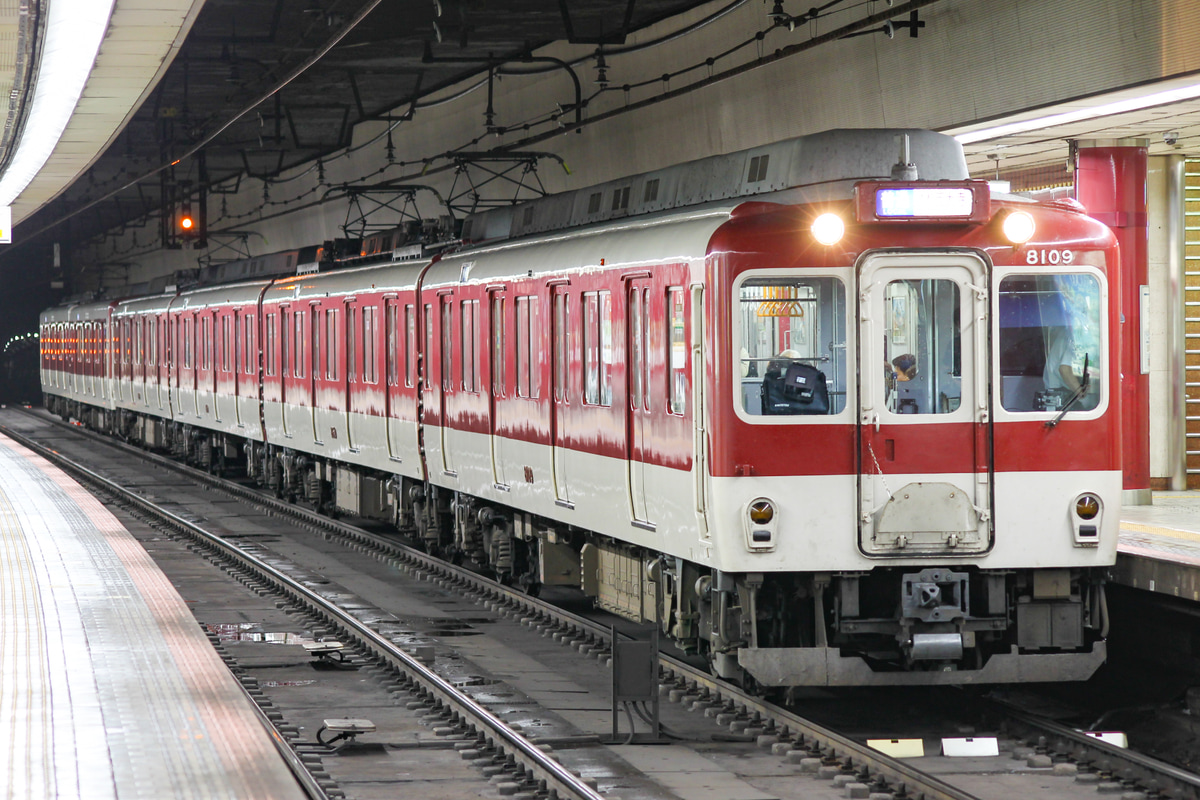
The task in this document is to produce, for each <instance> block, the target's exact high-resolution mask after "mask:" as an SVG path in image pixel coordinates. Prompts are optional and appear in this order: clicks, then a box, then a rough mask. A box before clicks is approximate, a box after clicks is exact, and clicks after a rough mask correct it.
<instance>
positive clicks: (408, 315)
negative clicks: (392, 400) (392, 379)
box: [404, 304, 417, 387]
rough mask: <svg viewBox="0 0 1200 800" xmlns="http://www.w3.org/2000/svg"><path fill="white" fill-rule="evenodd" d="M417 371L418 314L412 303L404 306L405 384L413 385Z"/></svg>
mask: <svg viewBox="0 0 1200 800" xmlns="http://www.w3.org/2000/svg"><path fill="white" fill-rule="evenodd" d="M416 371H417V314H416V310H415V309H414V308H413V306H412V305H411V304H409V305H406V306H405V307H404V385H405V386H409V387H411V386H413V384H414V382H415V381H416Z"/></svg>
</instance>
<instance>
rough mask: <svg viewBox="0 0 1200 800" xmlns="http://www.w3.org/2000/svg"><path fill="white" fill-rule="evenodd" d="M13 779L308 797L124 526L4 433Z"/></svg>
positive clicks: (40, 787)
mask: <svg viewBox="0 0 1200 800" xmlns="http://www.w3.org/2000/svg"><path fill="white" fill-rule="evenodd" d="M0 476H3V479H2V480H0V754H3V755H0V787H3V789H4V790H5V792H4V793H5V796H7V797H21V798H54V797H81V798H118V797H119V798H156V799H161V798H243V797H245V798H250V797H259V798H261V797H272V798H293V797H295V798H299V797H304V796H305V795H304V794H303V792H302V791H301V789H300V788H299V786H298V785H297V783H296V781H295V779H294V778H293V777H292V775H291V773H290V772H289V771H288V769H287V767H286V766H285V765H284V763H283V760H282V758H281V756H280V755H279V753H278V751H277V750H276V749H275V746H274V744H273V742H272V740H271V738H270V735H269V733H268V731H267V730H266V729H265V728H264V727H263V725H262V724H261V723H260V722H259V720H258V718H257V716H256V714H255V710H254V708H253V705H252V703H251V702H250V701H249V700H248V699H247V698H246V697H245V695H244V694H243V693H242V691H241V689H240V687H239V686H238V685H237V683H236V681H235V680H234V678H233V676H232V675H230V673H229V670H228V668H227V667H226V666H225V665H224V663H222V661H221V659H220V658H219V657H218V656H217V654H216V652H215V651H214V650H213V648H212V646H211V644H210V643H209V642H208V640H207V638H206V637H205V636H204V634H203V633H202V631H201V630H200V627H199V625H197V623H196V620H195V619H194V618H193V616H192V614H191V613H190V612H189V610H188V608H187V606H186V605H185V604H184V602H183V600H182V599H181V598H180V597H179V595H178V594H177V593H176V591H175V589H174V588H173V587H172V586H171V584H170V583H169V582H168V581H167V579H166V578H165V577H164V576H163V574H162V572H161V571H159V569H158V567H156V566H155V564H154V562H153V561H151V559H150V557H149V556H148V555H147V554H146V552H145V550H143V549H142V547H141V545H139V544H138V543H137V542H136V541H135V540H134V538H133V537H132V536H131V535H130V534H129V532H128V531H126V530H125V528H124V527H123V526H122V525H121V523H120V522H119V521H118V520H117V519H116V518H115V517H114V516H113V515H112V514H111V513H110V512H109V511H108V510H107V509H106V508H104V507H103V506H102V505H101V504H100V503H99V502H98V501H97V500H96V499H94V498H93V497H92V496H91V495H90V494H88V493H87V492H86V491H84V490H83V489H82V488H81V487H80V486H78V485H77V484H75V483H74V482H73V481H71V480H70V479H69V478H68V477H67V476H66V475H64V474H63V473H62V472H61V471H59V470H58V469H56V468H54V467H53V466H51V465H50V464H49V463H48V462H46V461H45V460H44V459H42V458H40V457H38V456H36V455H34V454H33V453H31V452H30V451H28V450H26V449H24V448H22V447H20V446H18V445H16V444H15V443H14V442H12V440H10V439H8V438H7V437H4V436H0Z"/></svg>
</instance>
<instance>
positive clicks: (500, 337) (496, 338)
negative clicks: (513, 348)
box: [492, 297, 507, 397]
mask: <svg viewBox="0 0 1200 800" xmlns="http://www.w3.org/2000/svg"><path fill="white" fill-rule="evenodd" d="M506 355H507V351H506V350H505V342H504V298H503V297H493V298H492V394H493V395H494V396H496V397H504V390H505V387H506V385H507V383H506V380H505V378H506V376H505V370H504V368H505V361H504V360H505V357H506Z"/></svg>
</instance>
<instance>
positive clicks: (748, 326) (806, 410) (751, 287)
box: [734, 275, 882, 416]
mask: <svg viewBox="0 0 1200 800" xmlns="http://www.w3.org/2000/svg"><path fill="white" fill-rule="evenodd" d="M736 291H737V293H736V296H735V299H734V302H735V304H736V305H735V308H734V319H735V322H734V325H735V326H736V330H737V331H738V332H739V333H740V337H739V338H738V339H737V341H735V342H734V347H736V348H737V349H738V350H739V353H738V367H737V370H738V372H737V373H736V374H737V385H739V386H740V391H738V392H737V395H736V400H735V402H738V403H739V404H740V406H741V410H742V412H743V413H745V414H748V415H751V416H759V415H789V416H796V415H823V414H838V413H840V412H841V411H842V410H843V409H844V408H845V407H846V386H847V380H846V330H847V321H846V287H845V285H844V284H843V283H842V282H841V281H840V280H839V279H837V278H833V277H809V276H807V275H805V276H803V277H801V276H792V275H771V276H764V277H753V276H750V277H747V278H746V279H744V280H743V281H742V282H741V283H740V284H739V285H738V287H737V290H736ZM880 368H881V369H882V365H881V366H880Z"/></svg>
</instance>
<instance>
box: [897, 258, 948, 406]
mask: <svg viewBox="0 0 1200 800" xmlns="http://www.w3.org/2000/svg"><path fill="white" fill-rule="evenodd" d="M961 295H962V293H961V292H960V291H959V285H958V283H956V282H955V281H952V280H944V279H936V280H935V279H922V280H902V281H892V282H890V283H889V284H888V285H887V288H886V289H885V290H884V315H885V325H884V328H883V353H884V363H883V364H881V365H880V367H881V368H882V369H883V371H884V387H885V389H886V397H887V408H888V410H889V411H891V412H892V413H894V414H949V413H951V412H953V411H955V410H957V409H958V407H959V405H960V403H961V402H962V336H961V334H960V331H961V305H962V296H961Z"/></svg>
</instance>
